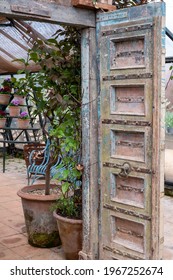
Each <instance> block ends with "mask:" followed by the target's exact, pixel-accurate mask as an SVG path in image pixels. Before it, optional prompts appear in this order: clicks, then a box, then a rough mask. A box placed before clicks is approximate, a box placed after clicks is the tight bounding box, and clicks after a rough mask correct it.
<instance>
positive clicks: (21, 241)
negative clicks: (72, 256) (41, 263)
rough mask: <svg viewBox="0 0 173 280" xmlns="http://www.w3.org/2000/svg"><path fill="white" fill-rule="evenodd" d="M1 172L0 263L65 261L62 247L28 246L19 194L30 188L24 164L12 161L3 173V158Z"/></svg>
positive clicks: (16, 160) (22, 161)
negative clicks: (20, 191) (20, 190)
mask: <svg viewBox="0 0 173 280" xmlns="http://www.w3.org/2000/svg"><path fill="white" fill-rule="evenodd" d="M0 168H1V170H0V174H1V176H0V260H63V259H65V258H64V255H63V251H62V249H61V247H54V248H50V249H47V248H36V247H33V246H30V245H29V244H28V240H27V234H26V229H25V222H24V217H23V210H22V204H21V199H20V197H18V196H17V194H16V193H17V191H18V190H19V189H20V188H22V187H23V186H25V185H27V179H26V166H25V162H24V160H22V159H13V158H9V159H8V160H6V172H5V173H2V158H0Z"/></svg>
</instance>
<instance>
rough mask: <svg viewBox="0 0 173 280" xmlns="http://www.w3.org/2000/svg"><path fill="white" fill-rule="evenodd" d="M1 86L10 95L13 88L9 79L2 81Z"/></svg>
mask: <svg viewBox="0 0 173 280" xmlns="http://www.w3.org/2000/svg"><path fill="white" fill-rule="evenodd" d="M2 86H3V88H4V90H5V91H8V92H10V93H11V91H12V88H13V82H12V80H11V79H10V78H7V79H4V81H3V82H2Z"/></svg>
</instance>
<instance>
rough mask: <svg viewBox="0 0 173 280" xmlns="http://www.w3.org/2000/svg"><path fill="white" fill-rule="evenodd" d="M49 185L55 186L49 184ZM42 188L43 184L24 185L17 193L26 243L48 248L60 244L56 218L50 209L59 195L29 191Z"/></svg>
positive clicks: (43, 187)
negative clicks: (26, 237) (20, 205)
mask: <svg viewBox="0 0 173 280" xmlns="http://www.w3.org/2000/svg"><path fill="white" fill-rule="evenodd" d="M51 187H52V188H54V187H55V186H54V185H51ZM43 189H45V185H44V184H37V185H33V186H26V187H23V188H22V189H21V190H19V191H18V193H17V194H18V196H19V197H21V200H22V206H23V212H24V216H25V224H26V229H27V233H28V243H29V244H30V245H32V246H35V247H41V248H50V247H55V246H59V245H60V244H61V240H60V237H59V232H58V228H57V224H56V219H55V218H54V217H53V214H52V212H51V210H50V207H51V205H52V204H53V203H55V202H56V200H57V199H58V198H59V195H58V194H50V195H41V194H34V193H32V192H30V191H34V190H43Z"/></svg>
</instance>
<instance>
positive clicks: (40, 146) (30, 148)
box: [23, 143, 46, 167]
mask: <svg viewBox="0 0 173 280" xmlns="http://www.w3.org/2000/svg"><path fill="white" fill-rule="evenodd" d="M45 147H46V145H45V144H43V143H29V144H26V145H24V147H23V154H24V159H25V163H26V167H28V166H29V156H30V153H31V152H32V151H33V150H36V151H43V149H44V148H45ZM42 160H43V157H41V156H40V157H39V158H37V159H36V164H40V163H41V162H42Z"/></svg>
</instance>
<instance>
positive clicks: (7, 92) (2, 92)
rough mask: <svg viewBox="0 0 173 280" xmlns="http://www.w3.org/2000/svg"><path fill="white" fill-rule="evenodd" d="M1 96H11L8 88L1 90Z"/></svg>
mask: <svg viewBox="0 0 173 280" xmlns="http://www.w3.org/2000/svg"><path fill="white" fill-rule="evenodd" d="M0 94H11V92H10V91H9V89H8V88H0Z"/></svg>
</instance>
